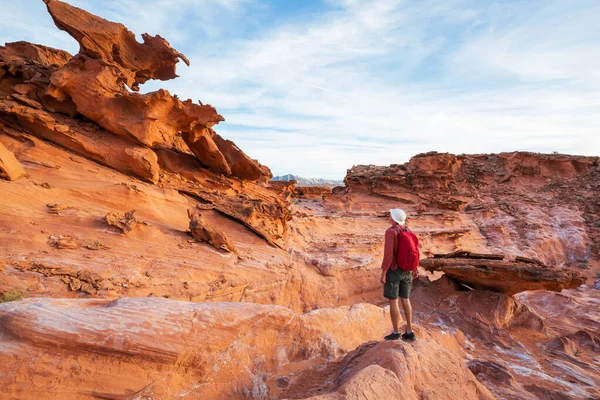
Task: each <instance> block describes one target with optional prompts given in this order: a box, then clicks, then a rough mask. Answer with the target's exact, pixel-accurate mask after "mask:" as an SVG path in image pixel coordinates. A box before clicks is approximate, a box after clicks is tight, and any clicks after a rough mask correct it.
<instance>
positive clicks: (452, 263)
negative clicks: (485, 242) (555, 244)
mask: <svg viewBox="0 0 600 400" xmlns="http://www.w3.org/2000/svg"><path fill="white" fill-rule="evenodd" d="M469 256H470V257H469ZM521 259H522V261H520V260H506V259H504V256H502V255H500V257H497V256H494V255H491V257H490V256H488V257H486V255H483V254H481V255H470V254H468V253H466V254H464V253H463V254H458V256H457V255H452V257H448V256H438V257H434V258H428V259H425V260H421V263H420V265H421V266H422V267H423V268H425V269H426V270H428V271H442V272H444V273H445V274H446V275H448V276H449V277H450V278H452V279H455V280H457V281H459V282H462V283H464V284H466V285H468V286H470V287H473V288H476V289H488V290H494V291H497V292H501V293H506V294H509V295H512V294H516V293H520V292H524V291H527V290H552V291H555V292H560V291H561V290H563V289H572V288H575V287H578V286H580V285H581V284H583V283H585V281H586V279H585V277H583V276H582V275H581V274H580V273H578V272H577V271H569V270H565V269H563V268H555V267H549V266H547V265H544V264H541V263H536V262H533V261H532V260H530V261H526V259H523V258H521Z"/></svg>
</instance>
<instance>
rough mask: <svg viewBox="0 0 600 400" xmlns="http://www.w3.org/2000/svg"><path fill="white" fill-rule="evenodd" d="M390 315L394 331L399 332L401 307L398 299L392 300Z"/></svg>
mask: <svg viewBox="0 0 600 400" xmlns="http://www.w3.org/2000/svg"><path fill="white" fill-rule="evenodd" d="M390 317H391V318H392V327H393V328H394V333H398V332H399V330H398V325H399V324H400V307H399V306H398V299H393V300H390Z"/></svg>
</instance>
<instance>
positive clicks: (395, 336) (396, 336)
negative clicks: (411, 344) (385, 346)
mask: <svg viewBox="0 0 600 400" xmlns="http://www.w3.org/2000/svg"><path fill="white" fill-rule="evenodd" d="M384 339H385V340H398V339H400V334H399V333H390V334H389V335H387V336H385V337H384Z"/></svg>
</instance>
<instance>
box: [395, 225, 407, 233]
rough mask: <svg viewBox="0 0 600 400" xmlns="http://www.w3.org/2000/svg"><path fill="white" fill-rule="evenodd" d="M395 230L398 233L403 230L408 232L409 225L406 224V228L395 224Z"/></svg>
mask: <svg viewBox="0 0 600 400" xmlns="http://www.w3.org/2000/svg"><path fill="white" fill-rule="evenodd" d="M393 228H394V230H395V231H396V233H401V232H408V226H405V227H404V229H402V228H400V227H398V225H394V227H393Z"/></svg>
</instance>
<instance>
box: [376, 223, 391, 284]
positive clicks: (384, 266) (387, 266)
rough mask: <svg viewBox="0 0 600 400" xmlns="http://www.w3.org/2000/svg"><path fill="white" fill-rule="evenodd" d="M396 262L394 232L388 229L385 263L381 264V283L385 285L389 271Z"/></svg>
mask: <svg viewBox="0 0 600 400" xmlns="http://www.w3.org/2000/svg"><path fill="white" fill-rule="evenodd" d="M393 262H394V231H393V230H391V229H388V230H387V231H385V244H384V247H383V261H382V262H381V278H380V279H379V280H380V281H381V283H385V278H386V274H387V271H388V269H390V267H391V266H392V263H393Z"/></svg>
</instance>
